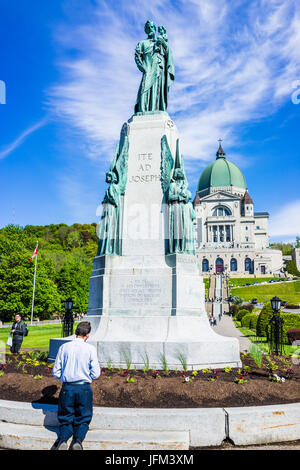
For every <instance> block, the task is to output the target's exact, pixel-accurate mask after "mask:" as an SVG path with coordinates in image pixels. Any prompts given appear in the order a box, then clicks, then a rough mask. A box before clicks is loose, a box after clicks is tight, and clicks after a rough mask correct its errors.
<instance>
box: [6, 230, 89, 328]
mask: <svg viewBox="0 0 300 470" xmlns="http://www.w3.org/2000/svg"><path fill="white" fill-rule="evenodd" d="M37 242H38V246H39V250H38V259H37V272H36V288H35V302H34V316H35V317H39V318H40V319H48V318H51V317H52V315H53V314H54V313H62V312H63V311H64V306H63V301H64V300H65V299H66V298H67V297H72V298H73V300H74V307H75V308H77V309H78V311H80V312H85V311H86V309H87V306H88V283H89V278H90V275H91V271H92V266H93V258H94V256H95V254H96V251H97V242H98V239H97V234H96V224H95V223H94V224H73V225H72V226H68V225H66V224H56V225H55V224H51V225H46V226H33V225H26V226H25V227H20V226H17V225H8V226H7V227H4V228H2V229H0V319H1V320H2V321H10V320H12V319H13V317H14V315H15V314H16V313H21V314H22V315H24V316H27V317H30V314H31V305H32V290H33V277H34V260H33V261H32V262H29V260H30V258H31V256H32V254H33V251H34V249H35V247H36V243H37Z"/></svg>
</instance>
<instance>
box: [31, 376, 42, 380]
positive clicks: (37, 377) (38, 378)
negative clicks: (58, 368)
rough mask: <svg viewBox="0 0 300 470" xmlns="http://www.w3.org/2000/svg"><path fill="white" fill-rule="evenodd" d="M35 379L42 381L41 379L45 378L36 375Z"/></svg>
mask: <svg viewBox="0 0 300 470" xmlns="http://www.w3.org/2000/svg"><path fill="white" fill-rule="evenodd" d="M33 378H34V380H40V379H42V378H43V376H42V375H34V376H33Z"/></svg>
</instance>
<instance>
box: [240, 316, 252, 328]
mask: <svg viewBox="0 0 300 470" xmlns="http://www.w3.org/2000/svg"><path fill="white" fill-rule="evenodd" d="M250 322H251V313H247V315H244V316H243V317H242V322H241V323H242V326H243V327H244V328H249V329H250Z"/></svg>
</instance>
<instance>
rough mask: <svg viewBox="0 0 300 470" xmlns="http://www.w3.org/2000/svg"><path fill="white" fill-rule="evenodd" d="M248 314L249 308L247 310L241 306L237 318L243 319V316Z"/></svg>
mask: <svg viewBox="0 0 300 470" xmlns="http://www.w3.org/2000/svg"><path fill="white" fill-rule="evenodd" d="M247 314H249V310H246V309H245V308H241V309H240V310H239V311H238V313H237V314H236V320H238V321H242V318H243V317H244V316H245V315H247Z"/></svg>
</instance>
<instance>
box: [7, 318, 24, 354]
mask: <svg viewBox="0 0 300 470" xmlns="http://www.w3.org/2000/svg"><path fill="white" fill-rule="evenodd" d="M11 333H12V335H13V340H12V346H11V348H10V352H12V353H16V354H18V352H19V351H20V348H21V344H22V342H23V337H24V335H25V333H26V325H25V323H24V322H23V320H22V318H21V315H19V314H18V313H17V314H16V315H15V321H14V323H13V326H12V329H11Z"/></svg>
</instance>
